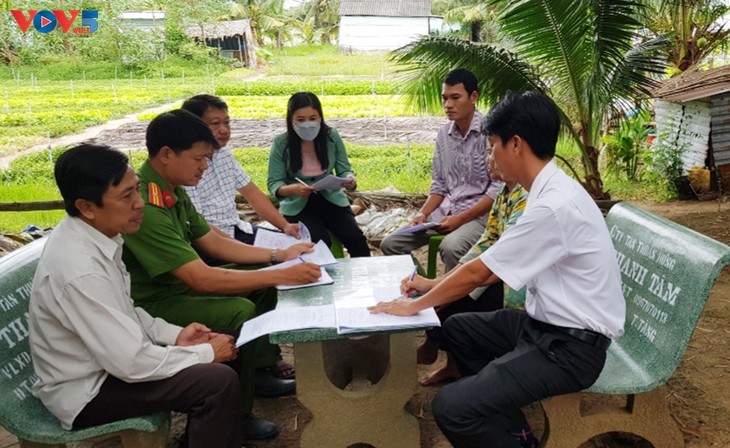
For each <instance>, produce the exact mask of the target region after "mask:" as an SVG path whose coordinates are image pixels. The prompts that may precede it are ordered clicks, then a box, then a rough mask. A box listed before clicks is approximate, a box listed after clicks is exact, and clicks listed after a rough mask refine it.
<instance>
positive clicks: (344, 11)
mask: <svg viewBox="0 0 730 448" xmlns="http://www.w3.org/2000/svg"><path fill="white" fill-rule="evenodd" d="M340 15H341V16H386V17H430V16H432V15H433V14H432V13H431V0H382V1H381V0H342V1H341V2H340Z"/></svg>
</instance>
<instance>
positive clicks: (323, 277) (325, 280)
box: [259, 245, 334, 291]
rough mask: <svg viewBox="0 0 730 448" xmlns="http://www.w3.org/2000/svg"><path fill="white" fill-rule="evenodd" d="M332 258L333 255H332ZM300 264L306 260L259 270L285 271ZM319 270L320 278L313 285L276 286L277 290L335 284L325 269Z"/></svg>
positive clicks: (297, 259)
mask: <svg viewBox="0 0 730 448" xmlns="http://www.w3.org/2000/svg"><path fill="white" fill-rule="evenodd" d="M325 247H327V246H326V245H325ZM327 251H329V249H327ZM330 256H332V254H330ZM299 263H304V260H302V258H301V257H299V258H295V259H293V260H289V261H285V262H283V263H279V264H275V265H272V266H267V267H265V268H261V269H259V271H268V270H270V269H285V268H288V267H291V266H294V265H296V264H299ZM319 270H320V277H319V279H318V280H317V281H314V282H312V283H306V284H304V285H276V289H278V290H279V291H286V290H289V289H297V288H308V287H310V286H322V285H331V284H332V283H334V280H332V277H330V275H329V274H328V273H327V271H326V270H325V268H323V267H320V268H319Z"/></svg>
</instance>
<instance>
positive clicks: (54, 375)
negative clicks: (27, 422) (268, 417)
mask: <svg viewBox="0 0 730 448" xmlns="http://www.w3.org/2000/svg"><path fill="white" fill-rule="evenodd" d="M55 177H56V183H57V184H58V188H59V190H60V191H61V195H62V196H63V200H64V205H65V208H66V212H67V213H68V216H66V217H65V218H64V219H63V221H62V222H61V223H60V224H59V225H58V226H57V227H56V229H55V230H54V231H53V233H52V234H51V235H50V237H49V239H48V242H47V243H46V245H45V248H44V250H43V254H42V256H41V259H40V262H39V264H38V269H37V271H36V274H35V278H34V280H33V289H32V293H31V298H30V317H29V324H30V348H31V355H32V357H33V365H34V368H35V372H36V374H37V375H38V381H37V382H36V384H35V385H34V388H33V391H34V393H35V395H36V396H38V397H39V398H40V400H41V401H42V402H43V404H44V405H45V406H46V407H47V408H48V409H49V410H50V411H51V413H53V414H54V415H55V416H56V417H57V418H58V419H59V420H60V421H61V424H62V425H63V427H64V428H66V429H76V428H84V427H88V426H95V425H100V424H103V423H108V422H112V421H116V420H122V419H126V418H130V417H135V416H141V415H147V414H151V413H155V412H161V411H176V412H184V413H187V414H188V426H187V433H188V434H187V435H188V441H189V442H188V443H189V445H188V446H190V447H191V448H195V447H204V446H206V447H207V446H215V447H228V448H238V447H240V446H241V445H242V443H243V425H242V422H243V409H242V406H241V401H240V386H239V382H238V374H237V373H236V372H235V371H234V370H233V369H232V368H231V367H229V366H227V365H225V364H222V363H221V362H223V361H232V360H233V359H235V358H236V355H237V349H236V347H235V346H234V344H233V338H232V337H231V336H229V335H223V334H218V333H214V332H212V331H211V330H210V329H208V328H207V327H205V326H204V325H202V324H199V323H191V324H190V325H188V326H186V327H184V328H182V327H179V326H176V325H172V324H169V323H167V322H165V321H164V320H162V319H158V318H153V317H151V316H150V315H149V314H148V313H147V312H146V311H144V310H143V309H142V308H135V307H134V304H133V302H132V299H131V297H130V281H129V274H128V273H127V270H126V267H125V265H124V263H123V262H122V258H121V257H122V238H121V236H120V233H133V232H136V231H137V230H138V229H139V227H140V224H141V223H142V209H143V207H144V202H143V201H142V198H141V196H140V194H139V180H138V179H137V175H136V174H135V172H134V170H133V169H132V167H131V166H129V163H128V159H127V157H126V156H125V155H124V154H122V153H121V152H119V151H116V150H113V149H111V148H109V147H106V146H94V145H81V146H78V147H75V148H73V149H70V150H69V151H67V152H65V153H64V154H62V155H61V157H59V159H58V161H57V163H56V166H55Z"/></svg>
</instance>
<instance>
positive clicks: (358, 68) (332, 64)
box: [266, 45, 395, 78]
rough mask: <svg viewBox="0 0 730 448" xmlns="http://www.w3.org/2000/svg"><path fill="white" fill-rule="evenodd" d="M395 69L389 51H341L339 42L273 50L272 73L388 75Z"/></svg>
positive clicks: (268, 71)
mask: <svg viewBox="0 0 730 448" xmlns="http://www.w3.org/2000/svg"><path fill="white" fill-rule="evenodd" d="M394 71H395V65H393V64H391V63H390V62H388V54H387V53H351V54H347V53H340V51H339V48H338V47H337V46H335V45H300V46H297V47H285V48H283V49H281V50H273V51H272V57H271V58H270V61H269V67H268V68H267V70H266V73H267V74H268V75H272V76H277V75H298V76H314V77H323V76H353V75H354V76H363V75H365V76H373V77H378V76H379V77H381V78H385V77H387V76H388V75H389V74H392V73H393V72H394Z"/></svg>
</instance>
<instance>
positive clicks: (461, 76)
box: [444, 68, 479, 95]
mask: <svg viewBox="0 0 730 448" xmlns="http://www.w3.org/2000/svg"><path fill="white" fill-rule="evenodd" d="M444 84H446V85H448V86H455V85H458V84H464V90H466V93H468V94H469V95H471V93H472V92H477V93H479V84H478V83H477V77H476V76H474V73H472V72H470V71H469V70H467V69H465V68H455V69H453V70H451V71H450V72H449V73H447V74H446V77H445V78H444Z"/></svg>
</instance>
